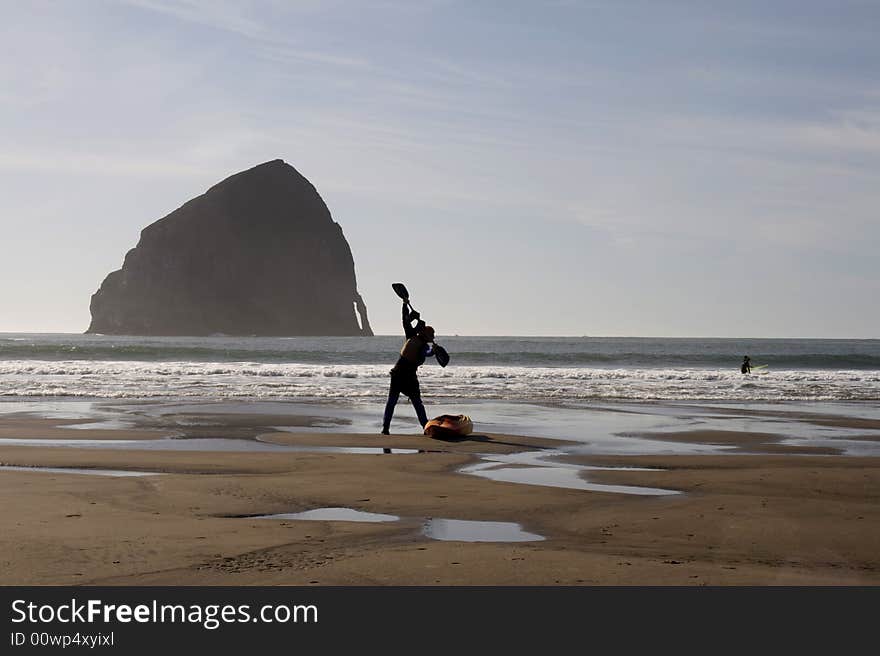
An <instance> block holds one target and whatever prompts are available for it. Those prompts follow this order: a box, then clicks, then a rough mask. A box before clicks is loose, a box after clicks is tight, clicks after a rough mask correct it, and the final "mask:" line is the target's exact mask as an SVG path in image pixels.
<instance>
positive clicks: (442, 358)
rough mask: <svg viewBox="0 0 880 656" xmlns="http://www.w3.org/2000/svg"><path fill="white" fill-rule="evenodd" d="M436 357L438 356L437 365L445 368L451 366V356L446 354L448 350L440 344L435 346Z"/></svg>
mask: <svg viewBox="0 0 880 656" xmlns="http://www.w3.org/2000/svg"><path fill="white" fill-rule="evenodd" d="M434 355H436V356H437V363H438V364H439V365H440V366H441V367H445V366H446V365H447V364H449V354H448V353H447V352H446V349H445V348H443V347H442V346H440V345H439V344H434Z"/></svg>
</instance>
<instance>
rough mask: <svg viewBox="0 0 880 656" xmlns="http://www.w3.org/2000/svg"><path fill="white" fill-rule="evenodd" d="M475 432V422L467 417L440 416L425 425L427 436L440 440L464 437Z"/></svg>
mask: <svg viewBox="0 0 880 656" xmlns="http://www.w3.org/2000/svg"><path fill="white" fill-rule="evenodd" d="M473 430H474V422H472V421H471V418H470V417H468V416H467V415H440V416H439V417H434V418H433V419H431V420H430V421H429V422H428V423H427V424H425V435H427V436H428V437H434V438H439V439H448V438H455V437H464V436H465V435H470V434H471V432H473Z"/></svg>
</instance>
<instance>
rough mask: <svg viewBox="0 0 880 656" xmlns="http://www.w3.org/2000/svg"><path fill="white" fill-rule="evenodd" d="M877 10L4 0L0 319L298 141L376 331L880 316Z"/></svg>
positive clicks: (834, 332) (773, 332) (11, 322)
mask: <svg viewBox="0 0 880 656" xmlns="http://www.w3.org/2000/svg"><path fill="white" fill-rule="evenodd" d="M878 32H880V3H877V2H872V1H864V2H855V1H846V0H841V1H832V0H828V1H826V2H815V1H813V0H797V1H791V2H789V1H784V0H778V1H773V2H767V1H766V0H762V1H759V2H753V1H751V0H741V1H738V2H729V3H720V2H719V3H713V2H677V1H674V0H673V1H669V2H659V1H655V0H645V1H639V0H634V1H627V0H614V1H608V2H605V1H599V0H597V1H589V0H585V1H583V2H578V1H574V0H572V1H563V0H558V1H550V0H547V1H543V2H542V1H540V0H529V1H527V2H514V1H498V2H489V1H481V0H463V1H457V0H418V1H412V0H363V1H357V2H355V1H342V0H264V1H259V2H256V1H255V2H245V1H231V0H230V1H226V0H180V1H172V0H78V1H77V2H61V1H56V2H44V1H42V0H29V1H28V2H19V1H17V0H0V279H2V281H3V283H2V285H0V332H82V331H84V330H85V329H86V328H87V327H88V324H89V319H90V315H89V309H88V307H89V299H90V296H91V294H92V293H94V292H95V291H96V290H97V288H98V286H99V285H100V283H101V281H102V280H103V278H104V277H105V276H106V275H107V274H108V273H109V272H110V271H113V270H115V269H118V268H119V267H120V266H121V264H122V260H123V258H124V256H125V253H126V252H127V251H128V250H129V249H131V248H133V247H134V246H135V245H136V243H137V240H138V236H139V233H140V230H141V229H142V228H143V227H145V226H146V225H148V224H150V223H152V222H153V221H155V220H157V219H159V218H161V217H163V216H165V215H166V214H168V213H169V212H171V211H173V210H174V209H176V208H177V207H179V206H180V205H182V204H183V203H184V202H186V201H187V200H189V199H190V198H193V197H195V196H197V195H199V194H201V193H204V191H206V190H207V189H208V188H209V187H210V186H212V185H213V184H215V183H217V182H219V181H220V180H222V179H224V178H226V177H228V176H229V175H231V174H233V173H236V172H238V171H241V170H244V169H247V168H250V167H252V166H255V165H257V164H259V163H262V162H265V161H269V160H272V159H277V158H281V159H283V160H284V161H286V162H287V163H288V164H291V165H292V166H294V167H295V168H296V169H297V170H298V171H299V172H300V173H302V174H303V175H304V176H306V177H307V178H308V179H309V180H310V181H311V182H312V183H313V184H314V185H315V187H316V188H317V190H318V192H319V193H320V194H321V196H322V197H323V199H324V201H325V202H326V203H327V205H328V207H329V209H330V212H331V214H332V216H333V218H334V220H335V221H337V222H338V223H339V224H340V225H341V226H342V229H343V232H344V234H345V236H346V238H347V240H348V242H349V245H350V246H351V249H352V252H353V255H354V260H355V267H356V273H357V278H358V287H359V289H360V292H361V294H362V295H363V297H364V300H365V302H366V304H367V307H368V310H369V318H370V322H371V324H372V326H373V329H374V331H375V332H376V333H377V334H397V333H399V332H400V325H399V300H398V299H397V297H396V296H395V295H394V293H393V291H392V290H391V283H392V282H396V281H402V282H404V283H405V284H406V285H407V287H408V288H409V290H410V293H411V295H412V302H413V305H414V306H415V307H416V309H418V310H420V311H421V313H422V315H423V318H425V319H427V320H428V322H429V323H431V324H433V325H434V326H435V327H436V330H437V334H438V338H439V337H440V336H442V335H444V334H446V335H452V334H460V335H548V336H549V335H576V336H580V335H595V336H599V335H608V336H612V335H613V336H661V337H663V336H682V337H689V336H691V337H696V336H718V337H841V338H843V337H851V338H880V302H878V300H877V299H878V298H880V254H878V245H880V39H878V38H877V37H876V35H877V33H878Z"/></svg>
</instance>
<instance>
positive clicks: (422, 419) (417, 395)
mask: <svg viewBox="0 0 880 656" xmlns="http://www.w3.org/2000/svg"><path fill="white" fill-rule="evenodd" d="M409 400H410V401H411V402H412V404H413V408H415V409H416V416H417V417H418V418H419V423H420V424H421V425H422V428H424V427H425V424H427V423H428V415H426V414H425V404H424V403H422V391H421V390H420V389H419V382H418V381H416V384H415V387H414V388H413V389H411V390H410V394H409Z"/></svg>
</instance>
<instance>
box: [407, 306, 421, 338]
mask: <svg viewBox="0 0 880 656" xmlns="http://www.w3.org/2000/svg"><path fill="white" fill-rule="evenodd" d="M408 307H409V306H408V305H407V302H406V301H404V302H403V332H404V334H405V335H406V338H407V339H409V338H410V337H415V334H416V333H417V332H419V329H420V328H421V327H422V326H424V325H425V322H424V321H422V320H421V318H420V315H419V313H418V312H416V311H415V310H413V311H412V312H410V311H409V309H408ZM413 321H415V322H416V325H415V327H413V325H412V322H413Z"/></svg>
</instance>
